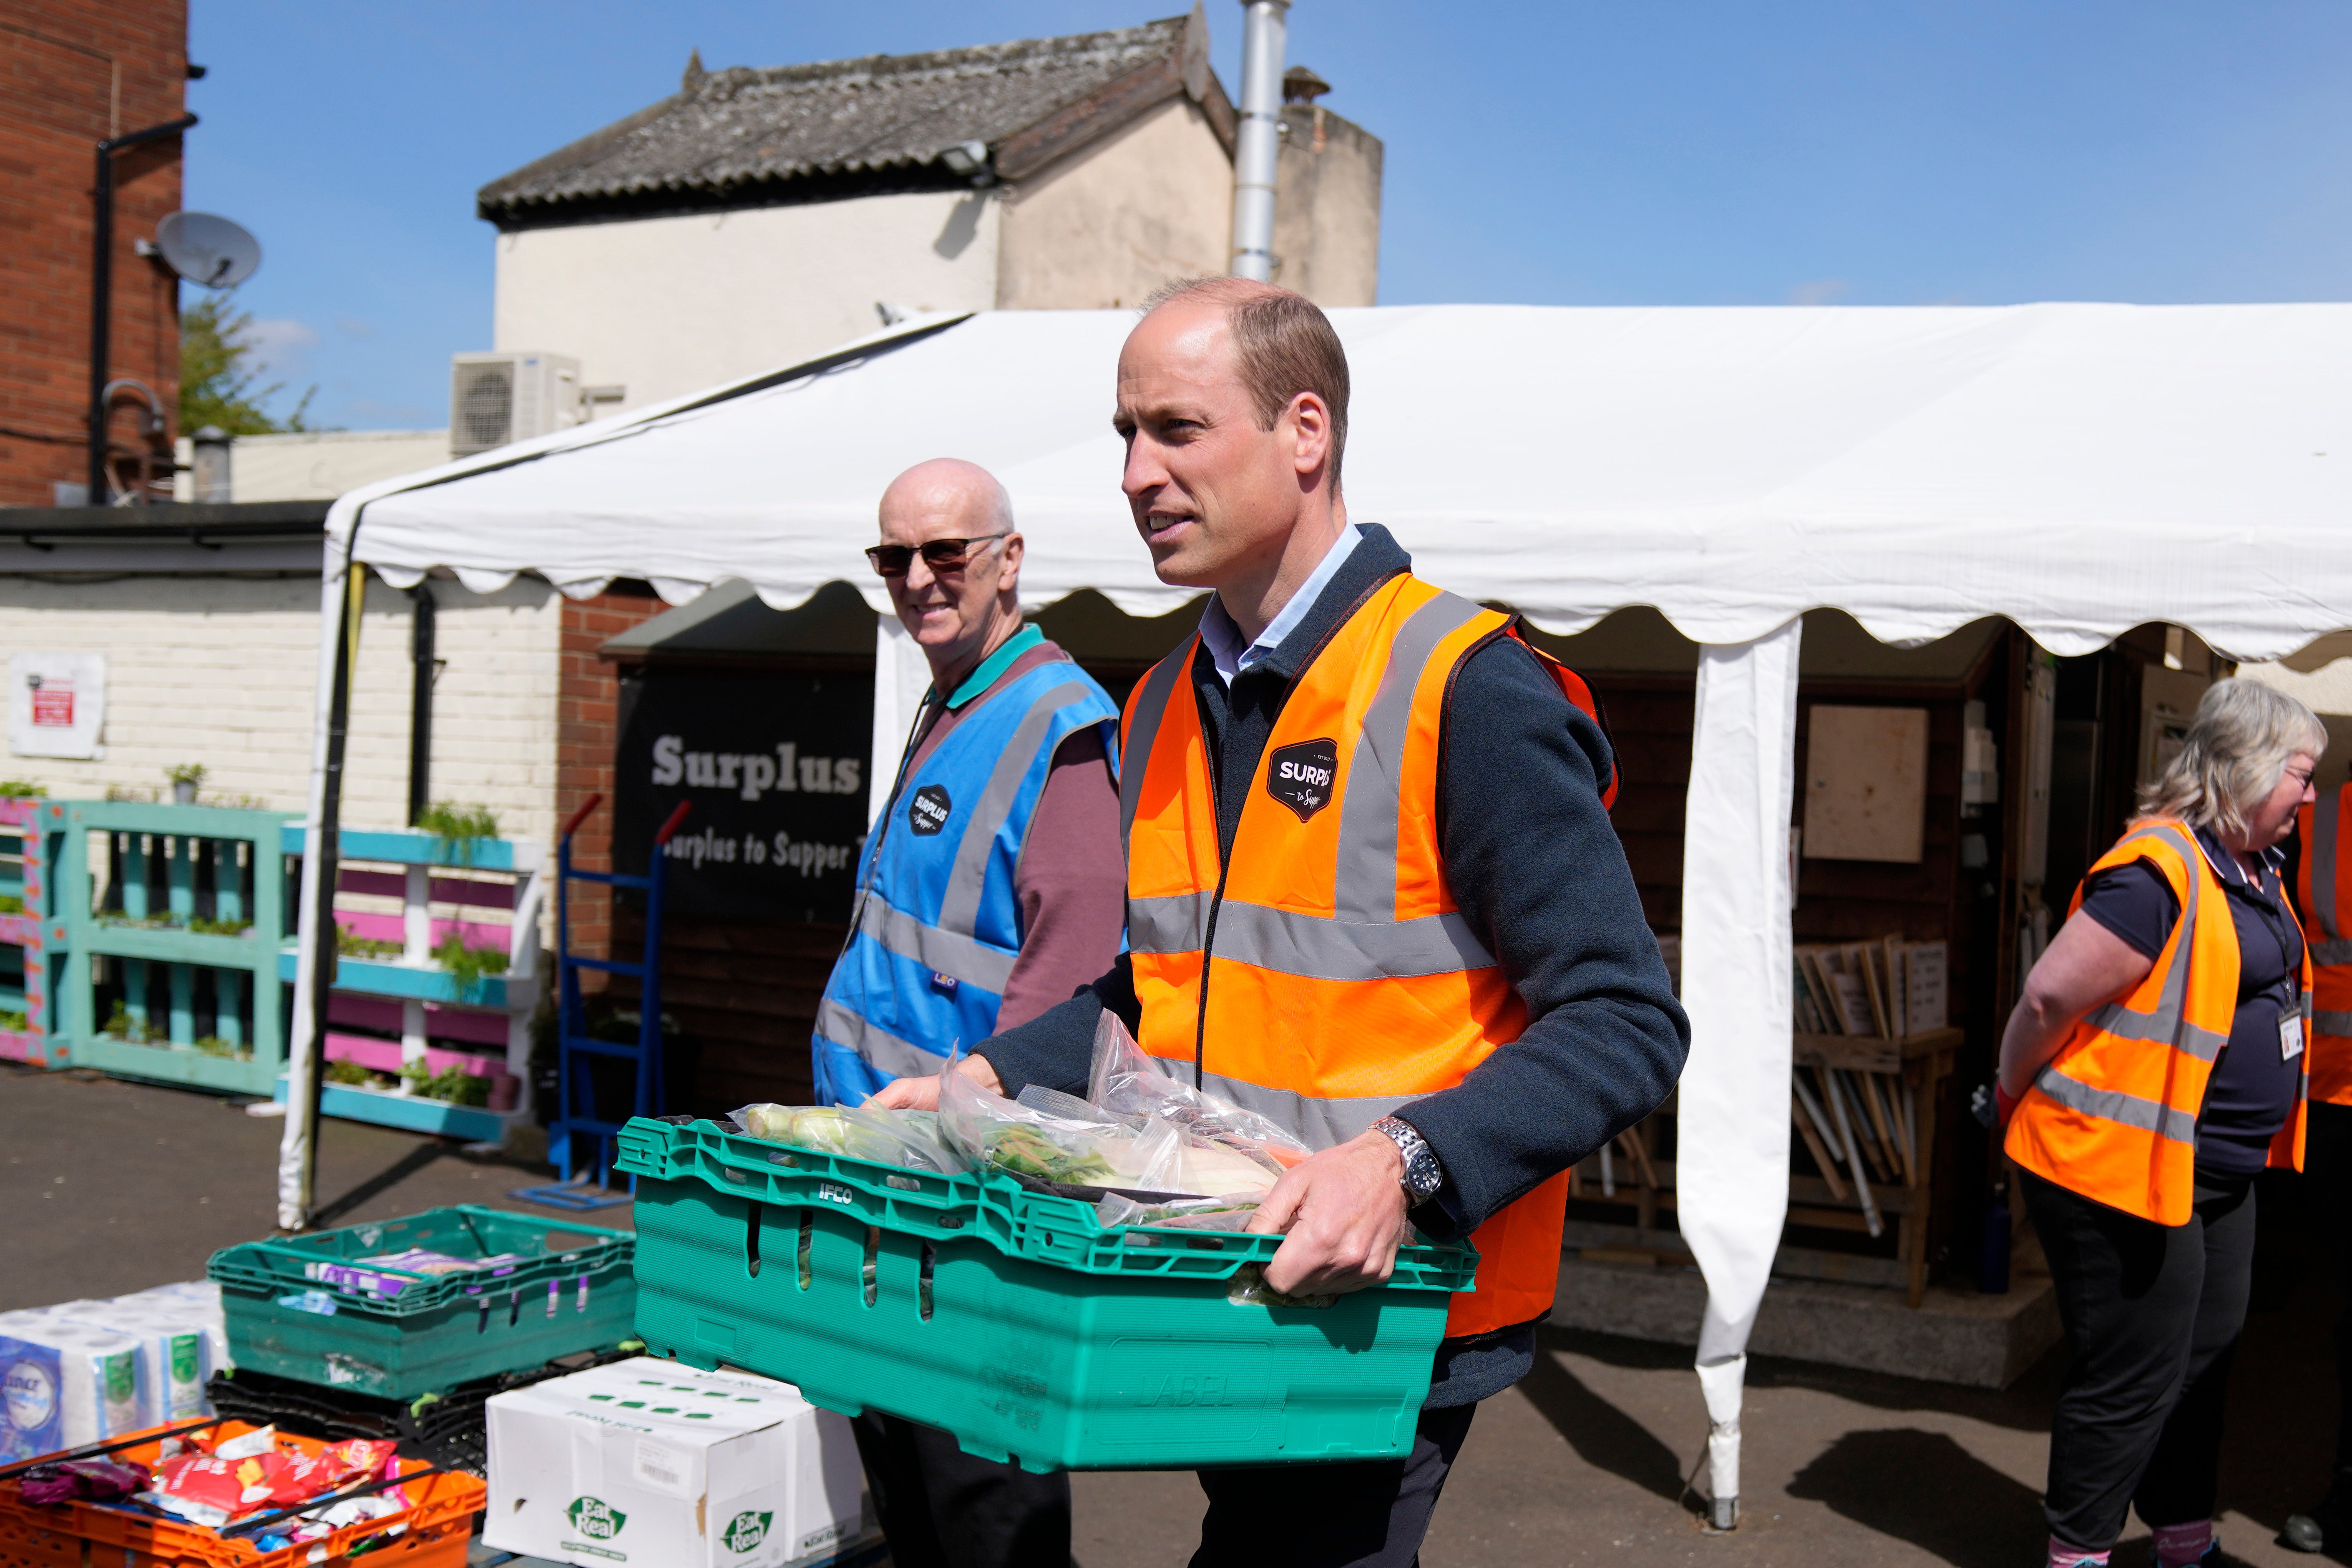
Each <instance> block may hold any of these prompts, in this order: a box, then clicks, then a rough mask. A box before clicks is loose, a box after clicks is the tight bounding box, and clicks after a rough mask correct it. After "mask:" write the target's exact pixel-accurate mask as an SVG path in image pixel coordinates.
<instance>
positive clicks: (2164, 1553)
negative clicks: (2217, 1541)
mask: <svg viewBox="0 0 2352 1568" xmlns="http://www.w3.org/2000/svg"><path fill="white" fill-rule="evenodd" d="M2212 1547H2213V1521H2211V1520H2210V1519H2200V1520H2198V1521H2196V1522H2194V1523H2193V1524H2163V1525H2158V1527H2157V1530H2156V1561H2157V1563H2158V1568H2193V1565H2194V1564H2196V1563H2201V1562H2203V1561H2204V1560H2205V1553H2206V1552H2210V1551H2211V1550H2212Z"/></svg>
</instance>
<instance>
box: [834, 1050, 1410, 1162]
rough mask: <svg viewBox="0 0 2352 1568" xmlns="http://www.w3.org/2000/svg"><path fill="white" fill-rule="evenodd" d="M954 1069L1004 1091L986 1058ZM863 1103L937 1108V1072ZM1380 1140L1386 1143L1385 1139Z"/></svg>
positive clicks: (889, 1086) (891, 1086)
mask: <svg viewBox="0 0 2352 1568" xmlns="http://www.w3.org/2000/svg"><path fill="white" fill-rule="evenodd" d="M955 1070H956V1071H958V1072H960V1073H961V1074H963V1076H964V1077H966V1078H968V1079H971V1081H972V1082H974V1083H976V1084H978V1085H980V1087H981V1088H982V1089H986V1090H988V1092H989V1093H991V1094H1003V1092H1004V1080H1003V1079H1001V1078H999V1077H997V1076H996V1068H994V1067H992V1066H991V1065H990V1063H989V1060H988V1058H986V1057H966V1058H963V1060H961V1061H960V1062H958V1063H956V1065H955ZM866 1104H868V1105H871V1106H876V1107H878V1108H880V1109H881V1110H938V1109H939V1108H940V1079H939V1075H938V1074H937V1073H934V1074H932V1075H931V1076H930V1077H929V1078H897V1079H891V1080H890V1081H889V1082H888V1083H886V1084H884V1085H883V1086H882V1087H881V1088H880V1089H877V1090H875V1092H874V1094H873V1096H872V1097H871V1098H870V1099H868V1100H866ZM1381 1142H1387V1140H1385V1139H1383V1140H1381ZM1391 1146H1393V1145H1391Z"/></svg>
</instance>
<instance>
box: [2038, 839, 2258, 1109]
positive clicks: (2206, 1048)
mask: <svg viewBox="0 0 2352 1568" xmlns="http://www.w3.org/2000/svg"><path fill="white" fill-rule="evenodd" d="M2137 838H2160V839H2162V840H2164V841H2165V842H2166V843H2168V844H2169V845H2171V846H2172V847H2173V848H2174V849H2176V850H2178V851H2179V854H2180V856H2181V858H2182V860H2183V861H2184V862H2185V868H2186V870H2187V871H2188V874H2189V898H2188V901H2187V902H2186V903H2185V904H2184V905H2183V906H2182V909H2181V911H2180V940H2179V942H2176V943H2174V944H2173V949H2172V964H2171V966H2170V967H2169V968H2168V969H2167V970H2166V971H2165V972H2164V984H2163V987H2162V988H2161V989H2160V990H2159V991H2158V993H2157V998H2156V1011H2155V1012H2153V1013H2135V1012H2133V1011H2132V1010H2131V1009H2130V1008H2129V1007H2127V1006H2126V1005H2124V1004H2123V1003H2121V1002H2110V1003H2108V1004H2107V1005H2105V1006H2104V1007H2102V1008H2100V1009H2099V1010H2098V1011H2097V1012H2095V1013H2094V1014H2092V1015H2091V1016H2090V1018H2089V1020H2088V1021H2089V1023H2090V1025H2091V1026H2092V1027H2093V1028H2095V1029H2098V1030H2101V1031H2103V1032H2105V1033H2106V1034H2110V1035H2113V1036H2115V1037H2116V1038H2117V1039H2119V1040H2146V1041H2148V1042H2150V1043H2151V1044H2156V1045H2165V1046H2170V1047H2173V1048H2174V1049H2175V1050H2178V1051H2179V1052H2181V1053H2182V1054H2183V1055H2185V1056H2191V1057H2194V1058H2197V1059H2198V1060H2199V1061H2200V1062H2210V1061H2212V1060H2213V1059H2214V1058H2217V1057H2219V1056H2220V1055H2221V1047H2223V1046H2226V1045H2228V1044H2229V1043H2230V1037H2229V1035H2228V1034H2227V1033H2226V1032H2217V1031H2215V1030H2212V1029H2206V1028H2200V1027H2199V1026H2197V1025H2195V1024H2191V1023H2190V1022H2189V1018H2188V999H2189V970H2190V968H2191V967H2192V966H2193V965H2192V963H2191V960H2192V959H2193V958H2194V957H2195V955H2196V948H2197V908H2198V904H2199V903H2200V900H2202V899H2203V897H2204V889H2205V879H2204V878H2202V877H2200V876H2199V875H2198V874H2197V868H2198V867H2199V866H2200V865H2201V864H2203V862H2204V859H2205V852H2204V850H2202V849H2200V848H2199V847H2197V845H2196V843H2195V841H2194V840H2192V839H2191V838H2189V836H2188V835H2187V834H2185V833H2183V832H2181V831H2180V829H2179V828H2178V827H2174V826H2169V825H2168V824H2163V823H2154V824H2150V825H2149V826H2146V827H2143V828H2140V829H2139V830H2138V831H2137V832H2133V833H2127V834H2126V835H2124V837H2123V843H2124V844H2129V843H2131V842H2132V841H2133V840H2134V839H2137ZM2116 847H2118V848H2120V847H2122V845H2118V846H2116ZM2069 1081H2070V1082H2071V1081H2072V1080H2071V1079H2070V1080H2069ZM2090 1092H2092V1091H2090V1090H2088V1089H2085V1090H2084V1093H2090ZM2054 1098H2056V1097H2055V1096H2053V1099H2054ZM2075 1109H2077V1110H2082V1109H2084V1108H2083V1107H2080V1106H2077V1107H2076V1108H2075ZM2091 1114H2094V1115H2095V1114H2097V1112H2092V1113H2091ZM2191 1120H2192V1121H2193V1120H2194V1119H2193V1118H2192V1119H2191ZM2131 1125H2134V1126H2137V1125H2138V1123H2137V1122H2134V1123H2132V1124H2131ZM2150 1131H2153V1130H2152V1129H2151V1130H2150Z"/></svg>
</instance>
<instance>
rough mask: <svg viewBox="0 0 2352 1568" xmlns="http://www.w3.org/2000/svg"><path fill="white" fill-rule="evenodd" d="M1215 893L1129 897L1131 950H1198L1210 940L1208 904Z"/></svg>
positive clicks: (1128, 918)
mask: <svg viewBox="0 0 2352 1568" xmlns="http://www.w3.org/2000/svg"><path fill="white" fill-rule="evenodd" d="M1213 897H1214V895H1213V894H1210V893H1171V894H1169V895H1167V896H1166V897H1164V898H1158V899H1129V900H1127V950H1128V951H1129V952H1151V953H1168V952H1200V951H1201V948H1202V945H1203V944H1204V943H1205V942H1207V941H1208V940H1209V904H1210V902H1211V900H1212V899H1213Z"/></svg>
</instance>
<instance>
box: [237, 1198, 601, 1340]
mask: <svg viewBox="0 0 2352 1568" xmlns="http://www.w3.org/2000/svg"><path fill="white" fill-rule="evenodd" d="M635 1240H636V1238H635V1237H633V1236H631V1235H630V1234H629V1232H627V1231H625V1230H606V1229H604V1228H603V1227H601V1226H588V1225H556V1224H550V1223H549V1222H548V1221H546V1220H545V1219H541V1218H537V1217H534V1216H532V1215H521V1214H509V1213H508V1212H507V1211H506V1210H504V1209H494V1208H485V1207H483V1206H481V1205H478V1204H459V1205H454V1206H452V1207H448V1208H437V1209H427V1210H425V1212H424V1213H423V1214H416V1215H408V1216H407V1217H406V1218H404V1219H387V1220H377V1221H373V1222H372V1223H370V1224H367V1225H351V1226H343V1227H341V1229H339V1230H322V1231H318V1232H315V1233H313V1234H311V1235H308V1236H295V1237H272V1238H269V1239H267V1240H263V1241H248V1242H245V1243H242V1244H240V1245H238V1246H236V1247H223V1248H221V1250H220V1251H218V1252H215V1253H214V1254H213V1256H212V1261H211V1262H210V1263H209V1264H208V1265H207V1266H206V1268H207V1269H208V1271H209V1272H210V1273H211V1276H212V1278H214V1279H218V1280H220V1281H222V1282H223V1283H227V1282H229V1281H231V1280H235V1281H236V1282H238V1283H240V1284H243V1285H247V1286H249V1287H251V1288H252V1289H257V1290H259V1289H268V1288H269V1287H271V1286H273V1285H275V1286H281V1287H283V1289H288V1290H302V1289H317V1290H324V1291H327V1292H328V1293H329V1294H331V1295H332V1296H333V1297H334V1298H335V1299H336V1300H338V1301H339V1302H343V1303H352V1302H363V1303H365V1304H366V1306H367V1307H368V1309H369V1310H371V1311H372V1312H374V1313H377V1314H379V1315H382V1316H386V1317H407V1316H410V1315H412V1314H415V1313H422V1312H430V1311H435V1310H438V1309H440V1308H443V1307H446V1306H447V1305H449V1303H451V1302H452V1301H456V1300H461V1299H463V1298H466V1297H468V1296H471V1295H474V1294H478V1293H479V1292H480V1291H481V1290H482V1289H483V1288H484V1287H485V1286H490V1287H494V1288H496V1289H500V1290H505V1289H512V1288H516V1287H521V1288H526V1289H529V1288H533V1287H536V1288H539V1289H545V1287H546V1282H547V1281H548V1280H550V1279H565V1280H569V1279H577V1278H578V1277H579V1276H580V1275H582V1274H586V1275H588V1276H589V1277H590V1279H592V1280H593V1279H600V1278H602V1277H603V1276H604V1275H605V1274H607V1273H609V1272H611V1271H612V1270H614V1269H615V1268H627V1266H628V1262H629V1254H630V1250H631V1248H632V1247H634V1246H635ZM413 1247H423V1248H425V1249H426V1250H428V1251H432V1252H438V1253H442V1254H444V1255H445V1256H447V1257H450V1258H496V1257H500V1256H503V1255H505V1254H508V1253H513V1254H516V1255H518V1256H519V1257H520V1258H521V1259H522V1261H520V1262H519V1263H513V1264H508V1265H504V1266H502V1267H500V1268H498V1269H497V1270H495V1271H494V1272H488V1273H483V1274H445V1275H440V1276H433V1275H425V1274H415V1273H409V1272H405V1271H404V1270H401V1269H396V1268H376V1267H373V1266H370V1265H368V1264H366V1263H364V1262H363V1261H362V1260H363V1259H366V1258H382V1257H385V1256H388V1255H390V1254H393V1253H398V1252H406V1251H408V1250H410V1249H411V1248H413Z"/></svg>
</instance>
